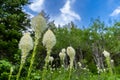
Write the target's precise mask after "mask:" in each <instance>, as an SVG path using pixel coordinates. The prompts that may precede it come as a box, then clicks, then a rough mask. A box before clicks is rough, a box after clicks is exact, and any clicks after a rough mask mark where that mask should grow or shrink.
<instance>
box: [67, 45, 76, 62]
mask: <svg viewBox="0 0 120 80" xmlns="http://www.w3.org/2000/svg"><path fill="white" fill-rule="evenodd" d="M67 54H68V56H69V57H70V59H71V60H74V58H75V50H74V48H72V47H71V46H70V47H68V48H67Z"/></svg>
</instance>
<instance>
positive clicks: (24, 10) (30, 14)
mask: <svg viewBox="0 0 120 80" xmlns="http://www.w3.org/2000/svg"><path fill="white" fill-rule="evenodd" d="M23 12H25V13H26V14H28V15H29V17H30V18H32V17H34V15H33V14H32V13H30V12H28V11H26V9H23Z"/></svg>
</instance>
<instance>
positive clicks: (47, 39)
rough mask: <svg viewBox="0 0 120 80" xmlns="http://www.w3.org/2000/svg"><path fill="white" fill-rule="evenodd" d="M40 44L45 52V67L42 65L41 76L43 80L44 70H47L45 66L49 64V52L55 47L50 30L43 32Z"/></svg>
mask: <svg viewBox="0 0 120 80" xmlns="http://www.w3.org/2000/svg"><path fill="white" fill-rule="evenodd" d="M42 43H43V45H44V46H45V48H46V50H47V56H46V58H45V65H44V69H43V74H42V80H44V76H45V74H46V70H47V65H48V62H49V56H50V52H51V50H52V48H53V46H55V44H56V37H55V35H54V33H53V32H52V31H51V30H50V29H48V30H47V31H46V32H45V34H44V35H43V40H42Z"/></svg>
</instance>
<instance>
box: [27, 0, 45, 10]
mask: <svg viewBox="0 0 120 80" xmlns="http://www.w3.org/2000/svg"><path fill="white" fill-rule="evenodd" d="M33 1H34V2H33V3H32V4H30V5H29V8H30V9H31V10H32V11H34V12H40V11H41V10H42V9H43V8H44V5H43V4H44V1H45V0H33Z"/></svg>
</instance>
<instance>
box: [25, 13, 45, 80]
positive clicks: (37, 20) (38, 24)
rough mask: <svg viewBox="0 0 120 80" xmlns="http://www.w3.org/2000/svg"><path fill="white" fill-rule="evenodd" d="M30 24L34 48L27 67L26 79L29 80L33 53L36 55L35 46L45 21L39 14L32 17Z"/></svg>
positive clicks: (43, 28)
mask: <svg viewBox="0 0 120 80" xmlns="http://www.w3.org/2000/svg"><path fill="white" fill-rule="evenodd" d="M31 26H32V28H33V30H34V32H35V41H34V49H33V52H32V57H31V60H30V66H29V69H28V74H27V78H26V80H29V77H30V74H31V71H32V66H33V63H34V59H35V55H36V52H37V46H38V43H39V41H40V40H39V39H40V38H41V34H42V33H43V32H44V31H45V30H46V28H47V23H46V20H45V18H44V17H43V16H42V15H41V14H39V15H37V16H35V17H33V18H32V20H31Z"/></svg>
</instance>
